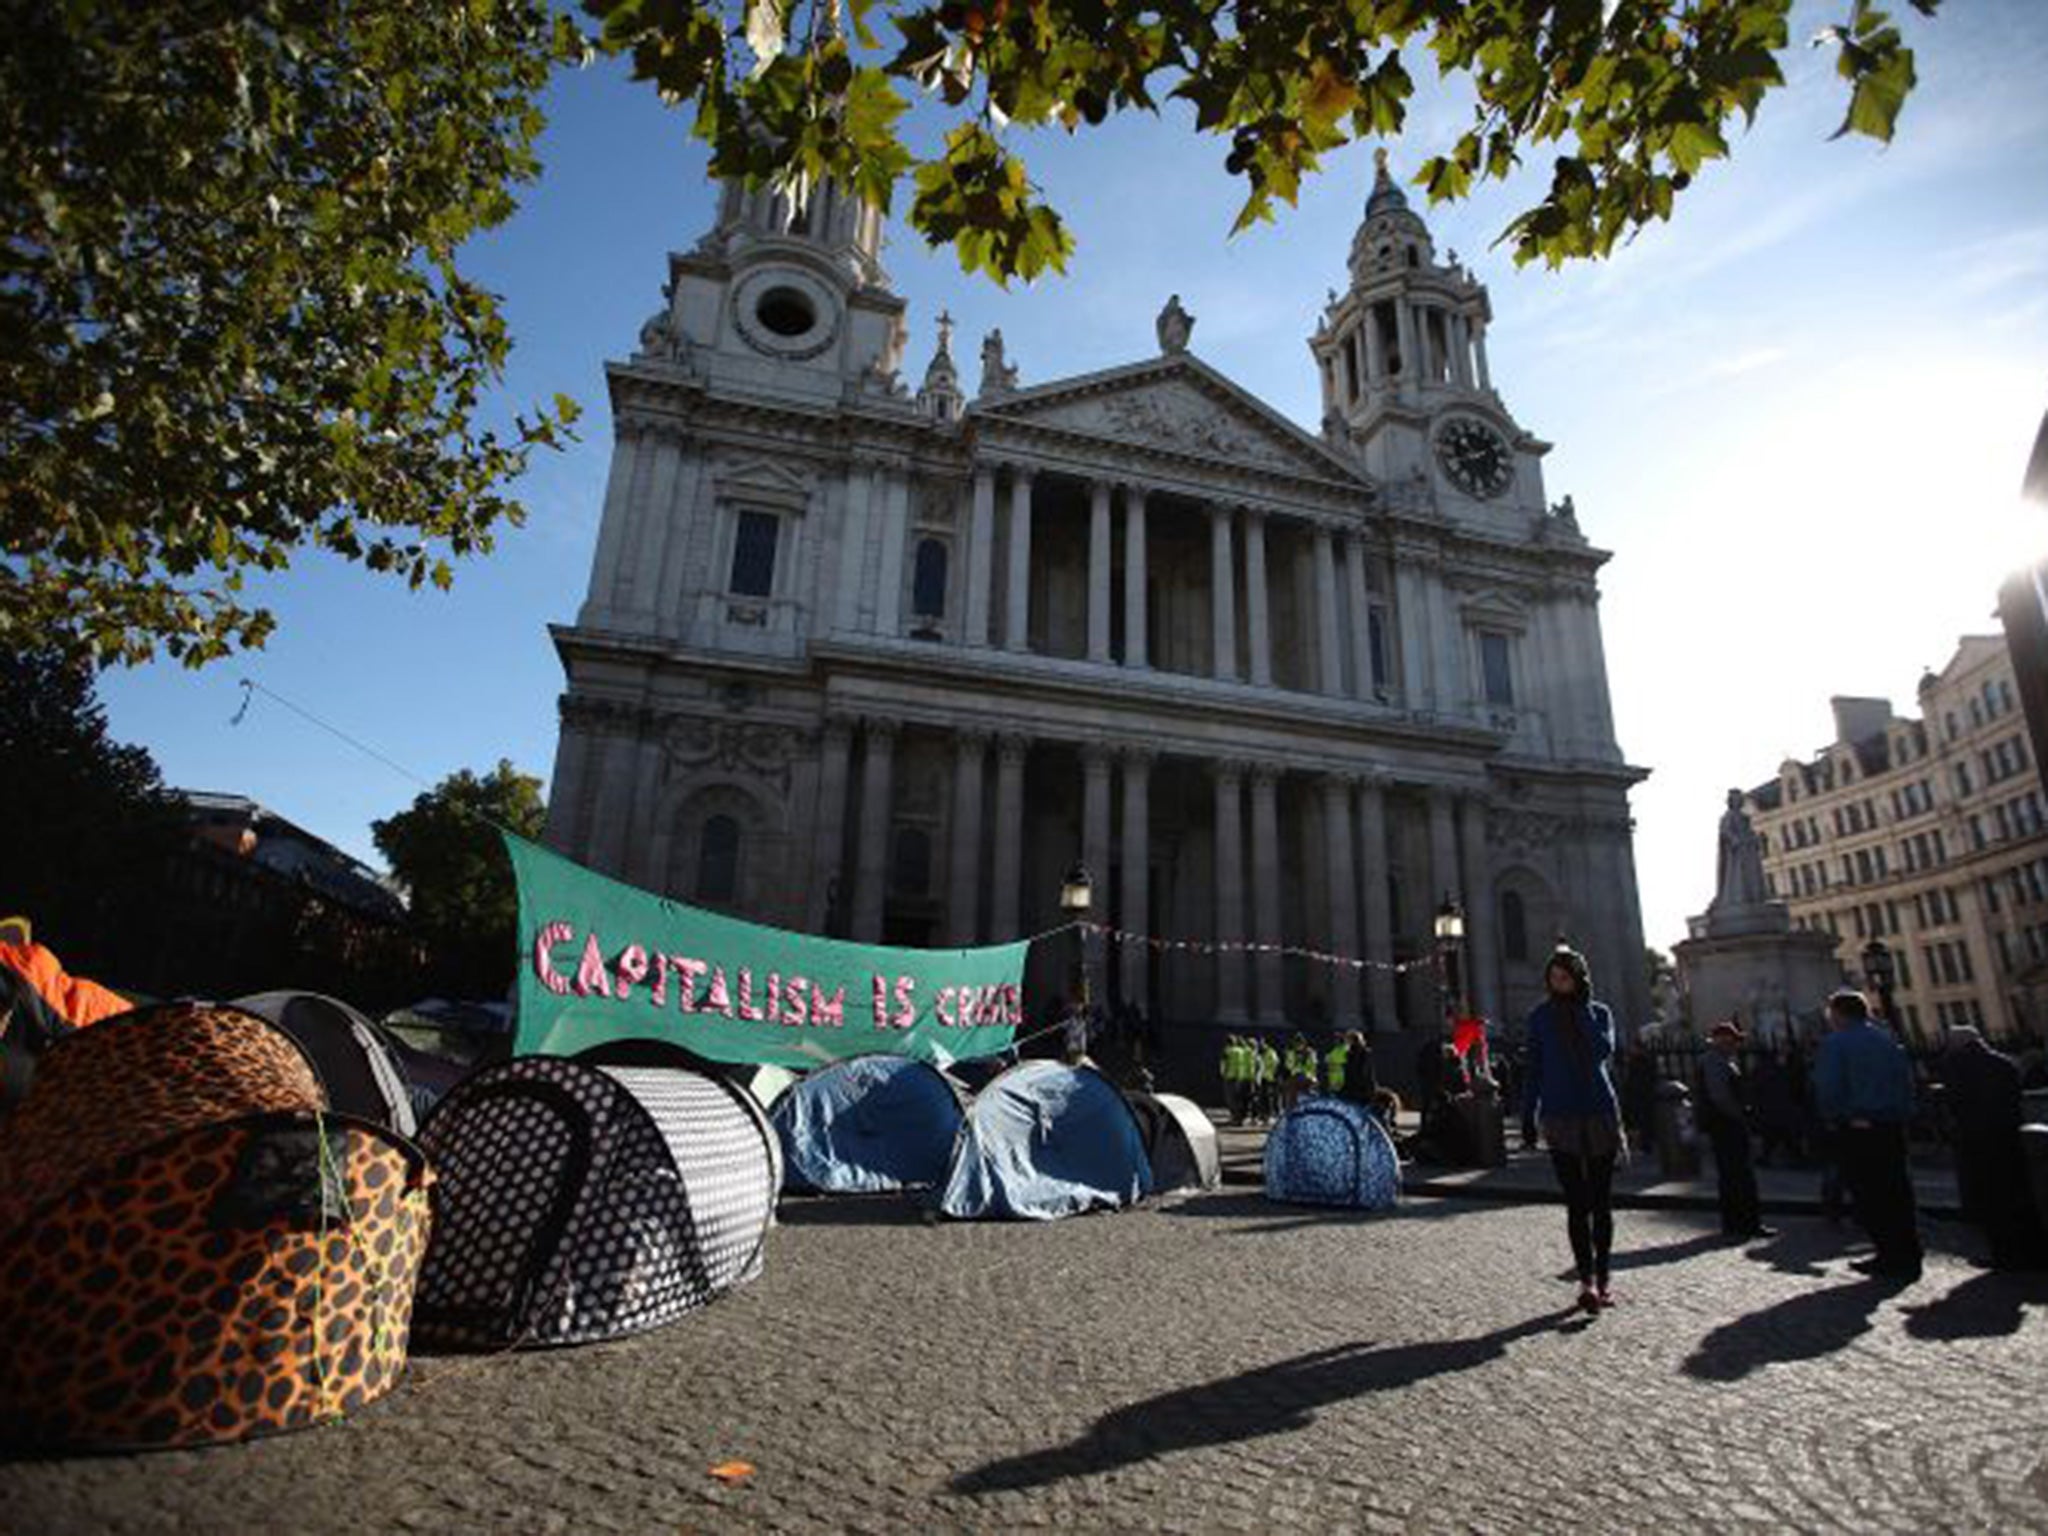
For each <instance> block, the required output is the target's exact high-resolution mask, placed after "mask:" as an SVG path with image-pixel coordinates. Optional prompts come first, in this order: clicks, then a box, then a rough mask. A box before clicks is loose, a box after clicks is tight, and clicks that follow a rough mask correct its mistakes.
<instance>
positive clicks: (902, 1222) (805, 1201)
mask: <svg viewBox="0 0 2048 1536" xmlns="http://www.w3.org/2000/svg"><path fill="white" fill-rule="evenodd" d="M924 1219H925V1207H924V1206H923V1204H922V1203H920V1200H919V1198H918V1197H917V1196H915V1195H904V1194H886V1195H785V1196H783V1198H782V1201H781V1203H780V1204H778V1205H777V1206H776V1207H775V1220H776V1224H777V1225H779V1226H784V1227H915V1226H919V1225H922V1224H923V1222H924Z"/></svg>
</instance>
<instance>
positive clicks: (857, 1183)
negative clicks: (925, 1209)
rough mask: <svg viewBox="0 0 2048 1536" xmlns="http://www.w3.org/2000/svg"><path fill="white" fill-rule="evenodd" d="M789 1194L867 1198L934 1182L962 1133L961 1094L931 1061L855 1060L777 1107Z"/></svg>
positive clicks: (826, 1071) (798, 1088) (791, 1092)
mask: <svg viewBox="0 0 2048 1536" xmlns="http://www.w3.org/2000/svg"><path fill="white" fill-rule="evenodd" d="M772 1118H773V1120H774V1122H775V1130H776V1134H777V1135H779V1136H780V1137H781V1138H782V1161H783V1166H784V1167H785V1168H786V1169H787V1170H788V1172H787V1174H786V1176H785V1178H784V1180H783V1187H784V1188H786V1189H807V1190H819V1191H825V1192H829V1193H832V1194H845V1195H864V1194H874V1193H877V1192H879V1191H881V1190H888V1189H902V1188H903V1187H904V1186H905V1185H909V1184H936V1183H937V1182H938V1181H939V1180H940V1179H942V1178H944V1177H945V1174H946V1160H947V1159H948V1158H949V1157H951V1156H952V1155H953V1142H954V1139H955V1138H956V1137H958V1135H959V1134H960V1093H959V1090H958V1089H957V1088H956V1087H955V1086H954V1084H953V1083H952V1082H951V1081H950V1080H949V1079H948V1078H947V1077H946V1076H945V1074H944V1073H942V1072H940V1071H939V1069H938V1068H937V1067H934V1066H932V1065H931V1064H930V1063H929V1062H923V1061H912V1060H911V1059H910V1058H909V1057H907V1056H853V1057H849V1058H847V1059H846V1060H844V1061H835V1062H833V1063H831V1064H830V1065H829V1066H824V1067H820V1068H818V1070H817V1071H815V1072H812V1073H810V1074H809V1075H807V1076H806V1077H804V1078H803V1079H802V1080H800V1081H799V1082H797V1083H796V1084H795V1085H794V1086H793V1087H791V1088H790V1089H788V1090H787V1091H786V1092H785V1093H783V1095H782V1096H781V1097H780V1098H779V1099H777V1100H776V1101H775V1113H774V1115H773V1116H772Z"/></svg>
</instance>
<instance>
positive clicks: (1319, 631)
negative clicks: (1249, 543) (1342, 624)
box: [1315, 523, 1344, 698]
mask: <svg viewBox="0 0 2048 1536" xmlns="http://www.w3.org/2000/svg"><path fill="white" fill-rule="evenodd" d="M1315 560H1316V683H1317V686H1318V688H1319V689H1320V691H1322V692H1323V693H1327V694H1329V695H1331V696H1332V697H1333V698H1334V697H1338V696H1341V695H1342V694H1343V692H1344V653H1343V651H1342V650H1341V649H1339V647H1338V642H1337V634H1338V630H1337V547H1336V543H1335V541H1334V539H1333V537H1332V535H1331V533H1330V530H1329V528H1328V527H1327V526H1326V525H1324V524H1322V523H1318V524H1316V538H1315Z"/></svg>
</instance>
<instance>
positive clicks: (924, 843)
mask: <svg viewBox="0 0 2048 1536" xmlns="http://www.w3.org/2000/svg"><path fill="white" fill-rule="evenodd" d="M889 885H890V888H891V889H893V890H894V891H895V892H896V893H897V894H898V895H901V896H928V895H930V894H931V889H932V835H931V834H930V833H929V832H927V831H925V830H924V828H922V827H903V828H900V829H898V831H897V833H896V847H895V850H894V857H893V859H892V860H891V861H890V869H889Z"/></svg>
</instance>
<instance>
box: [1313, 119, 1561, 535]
mask: <svg viewBox="0 0 2048 1536" xmlns="http://www.w3.org/2000/svg"><path fill="white" fill-rule="evenodd" d="M1377 161H1378V168H1377V171H1376V174H1375V176H1374V179H1373V189H1372V196H1371V197H1370V198H1368V199H1367V200H1366V205H1365V218H1364V221H1363V222H1362V223H1360V225H1359V226H1358V233H1357V234H1356V235H1354V236H1353V237H1352V241H1351V261H1350V278H1351V282H1350V287H1349V289H1348V290H1347V291H1346V292H1345V293H1343V294H1342V295H1338V294H1336V293H1332V295H1331V297H1330V303H1329V306H1328V307H1327V308H1326V309H1325V310H1324V312H1323V318H1322V322H1321V324H1320V325H1319V326H1318V327H1317V328H1316V333H1315V335H1314V336H1313V337H1311V338H1310V339H1309V350H1310V351H1311V352H1312V353H1314V355H1315V359H1316V364H1317V367H1318V369H1319V371H1320V374H1321V380H1322V393H1323V436H1324V438H1325V439H1326V440H1327V441H1328V442H1329V443H1330V444H1331V445H1332V446H1333V447H1336V448H1338V449H1340V450H1342V451H1345V452H1347V453H1349V454H1351V455H1352V456H1353V457H1355V458H1356V459H1357V460H1359V462H1360V463H1361V464H1362V465H1363V467H1364V469H1365V470H1366V472H1367V473H1368V474H1370V475H1371V476H1372V477H1373V478H1374V479H1375V480H1377V481H1379V482H1380V484H1381V485H1383V486H1386V487H1388V488H1389V489H1390V490H1392V491H1393V492H1395V493H1396V495H1397V496H1398V495H1399V493H1400V492H1402V491H1403V490H1404V489H1405V490H1408V491H1409V492H1410V494H1411V498H1412V496H1413V493H1414V492H1415V491H1418V490H1419V491H1423V492H1425V493H1426V494H1425V495H1424V496H1423V497H1422V498H1421V499H1422V500H1423V501H1424V503H1425V504H1427V505H1431V506H1434V507H1435V508H1436V509H1437V510H1439V511H1442V512H1444V513H1447V514H1449V515H1450V516H1451V517H1453V518H1454V519H1456V520H1457V521H1459V522H1462V523H1467V524H1473V525H1476V526H1480V527H1489V528H1497V529H1499V530H1501V531H1507V530H1508V529H1510V528H1519V527H1523V526H1526V524H1527V520H1528V518H1529V516H1530V515H1531V514H1538V515H1540V514H1542V513H1543V511H1544V510H1545V506H1544V499H1543V475H1542V466H1541V460H1542V456H1543V454H1545V453H1546V452H1548V451H1549V447H1550V445H1549V444H1548V443H1545V442H1542V441H1539V440H1538V439H1537V438H1535V437H1533V436H1532V435H1530V434H1529V433H1528V432H1525V431H1524V430H1523V429H1522V428H1521V427H1520V426H1518V425H1517V424H1516V423H1515V420H1514V418H1513V417H1512V416H1510V415H1509V414H1508V411H1507V407H1506V406H1505V405H1503V404H1502V402H1501V398H1500V396H1499V394H1498V393H1496V392H1495V390H1494V388H1493V381H1492V378H1491V376H1490V374H1489V372H1488V369H1487V362H1486V326H1487V322H1488V321H1490V320H1491V319H1492V318H1493V310H1492V306H1491V305H1490V304H1489V303H1488V301H1487V296H1486V289H1485V288H1484V287H1483V286H1481V285H1480V283H1479V282H1478V281H1477V280H1476V279H1475V278H1474V277H1473V276H1472V274H1471V273H1470V272H1469V271H1467V270H1466V269H1465V268H1464V267H1463V266H1461V265H1459V263H1458V259H1457V253H1456V252H1455V251H1453V252H1451V253H1450V255H1449V257H1448V258H1447V259H1445V260H1443V261H1439V260H1438V259H1437V254H1436V245H1435V242H1434V241H1433V240H1431V238H1430V234H1429V226H1428V225H1426V224H1425V223H1423V221H1422V219H1421V217H1420V216H1418V215H1417V214H1416V212H1415V211H1414V210H1413V209H1412V208H1410V207H1409V206H1408V199H1407V197H1406V196H1405V195H1404V194H1403V193H1402V191H1401V189H1400V188H1399V187H1398V186H1396V185H1395V183H1394V178H1393V176H1392V175H1391V174H1389V172H1388V170H1387V153H1386V151H1385V150H1384V149H1382V150H1380V151H1379V153H1378V156H1377Z"/></svg>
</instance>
